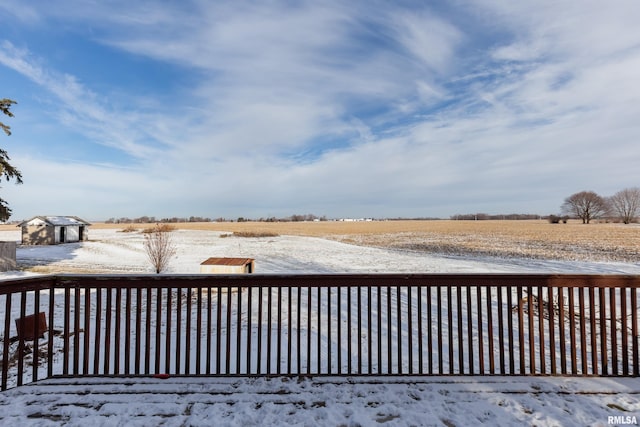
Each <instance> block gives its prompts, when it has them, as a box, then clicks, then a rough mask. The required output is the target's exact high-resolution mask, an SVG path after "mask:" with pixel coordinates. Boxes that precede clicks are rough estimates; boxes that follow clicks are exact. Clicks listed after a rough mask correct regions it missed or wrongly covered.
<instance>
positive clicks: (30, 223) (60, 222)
mask: <svg viewBox="0 0 640 427" xmlns="http://www.w3.org/2000/svg"><path fill="white" fill-rule="evenodd" d="M90 225H91V224H89V223H88V222H87V221H84V220H82V219H80V218H78V217H75V216H34V217H33V218H31V219H29V220H27V221H24V222H22V223H20V224H18V227H21V228H22V244H23V245H57V244H59V243H72V242H81V241H85V240H88V238H89V233H88V227H89V226H90Z"/></svg>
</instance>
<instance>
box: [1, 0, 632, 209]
mask: <svg viewBox="0 0 640 427" xmlns="http://www.w3.org/2000/svg"><path fill="white" fill-rule="evenodd" d="M639 19H640V2H638V1H636V0H627V1H614V2H601V1H581V2H575V1H536V2H533V1H516V2H514V1H506V0H486V1H461V0H460V1H446V2H445V1H442V2H438V1H434V2H423V1H415V2H414V1H400V2H384V1H380V2H377V1H350V2H344V1H308V2H304V1H300V2H291V1H269V2H257V1H256V2H236V1H229V2H225V1H215V2H210V1H144V0H142V1H136V2H131V1H109V2H101V1H71V0H67V1H65V0H61V1H57V2H56V3H55V7H54V6H52V5H51V3H50V2H48V1H30V2H24V1H19V0H16V1H11V0H0V28H1V29H2V30H0V97H2V98H5V97H6V98H11V99H14V100H16V101H18V104H17V105H15V106H14V107H13V108H12V111H13V112H14V114H15V117H14V118H8V117H6V116H3V117H1V118H0V121H2V122H4V123H5V124H7V125H9V126H11V130H12V132H13V135H12V136H10V137H5V136H4V135H0V144H1V146H2V147H3V148H5V149H7V150H8V152H9V154H10V156H11V157H12V160H13V161H14V164H15V165H16V166H17V167H18V168H19V169H20V170H21V171H22V173H23V177H24V184H23V185H19V186H17V185H14V184H13V183H3V185H2V188H1V189H0V192H1V193H2V197H3V198H4V199H5V200H7V201H8V202H9V204H10V206H11V207H12V209H13V211H14V215H13V217H12V219H24V218H28V217H31V216H33V215H39V214H70V215H78V216H81V217H85V218H87V219H90V220H100V219H107V218H109V217H121V216H129V217H136V216H142V215H154V216H157V217H171V216H190V215H198V216H208V217H212V218H217V217H227V218H237V217H239V216H244V217H252V218H259V217H268V216H287V215H290V214H294V213H314V214H317V215H326V216H328V217H398V216H402V217H424V216H432V217H445V218H446V217H449V216H450V215H453V214H459V213H471V212H486V213H511V212H517V213H539V214H549V213H557V212H558V211H559V208H560V205H561V204H562V201H563V200H564V198H565V197H567V196H569V195H571V194H573V193H575V192H578V191H582V190H592V191H596V192H598V193H599V194H601V195H603V196H607V195H611V194H613V193H615V192H617V191H619V190H621V189H623V188H627V187H634V186H638V185H640V172H639V168H638V165H640V149H638V144H639V143H640V26H638V20H639Z"/></svg>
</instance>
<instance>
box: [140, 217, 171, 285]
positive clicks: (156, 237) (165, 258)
mask: <svg viewBox="0 0 640 427" xmlns="http://www.w3.org/2000/svg"><path fill="white" fill-rule="evenodd" d="M168 230H169V228H167V227H166V226H163V225H162V224H156V225H155V227H153V228H152V229H151V230H150V232H148V233H145V235H144V250H145V253H146V254H147V258H149V261H150V262H151V265H152V266H153V268H154V269H155V271H156V273H161V272H162V271H164V270H165V269H166V268H167V267H168V266H169V261H171V258H173V257H174V256H175V254H176V247H175V245H174V243H173V240H172V239H171V234H170V233H171V232H170V231H168Z"/></svg>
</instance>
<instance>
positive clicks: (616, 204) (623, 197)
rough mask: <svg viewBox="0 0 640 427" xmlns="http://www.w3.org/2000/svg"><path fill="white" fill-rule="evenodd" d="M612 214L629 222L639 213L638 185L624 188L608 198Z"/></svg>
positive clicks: (639, 189) (639, 191) (626, 222)
mask: <svg viewBox="0 0 640 427" xmlns="http://www.w3.org/2000/svg"><path fill="white" fill-rule="evenodd" d="M609 205H610V207H611V211H612V213H613V214H615V215H617V216H618V217H619V218H620V219H621V220H622V222H624V223H625V224H629V223H631V222H633V221H634V219H635V218H636V216H638V214H639V213H640V187H633V188H625V189H624V190H621V191H618V192H617V193H616V194H614V195H613V196H611V197H610V198H609Z"/></svg>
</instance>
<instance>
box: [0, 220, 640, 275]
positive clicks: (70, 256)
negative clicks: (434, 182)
mask: <svg viewBox="0 0 640 427" xmlns="http://www.w3.org/2000/svg"><path fill="white" fill-rule="evenodd" d="M222 234H223V233H221V232H215V231H202V230H176V231H174V232H173V233H172V237H173V240H174V242H175V244H176V246H177V254H176V257H175V258H174V259H173V260H172V262H171V264H170V266H169V269H168V270H167V273H178V274H192V273H198V272H199V267H200V263H201V262H202V261H204V260H205V259H207V258H209V257H248V258H255V260H256V273H302V274H305V273H585V274H589V273H603V274H604V273H610V274H616V273H626V274H640V262H638V263H619V262H586V261H554V260H539V259H538V260H533V259H522V258H496V257H472V258H470V257H461V256H438V255H434V254H427V253H423V252H418V251H408V250H394V249H384V248H373V247H364V246H356V245H350V244H345V243H340V242H336V241H331V240H326V239H321V238H314V237H300V236H286V235H282V236H276V237H261V238H245V237H233V236H231V237H226V238H221V237H220V236H221V235H222ZM19 239H20V236H19V231H2V232H0V240H16V241H19ZM143 240H144V237H143V235H142V234H141V233H123V232H120V231H117V230H113V229H111V230H109V229H102V230H100V229H97V230H91V231H90V241H88V242H84V243H71V244H65V245H58V246H33V247H18V250H17V260H18V265H19V266H20V267H21V268H25V267H36V268H32V269H33V270H36V271H39V272H43V273H64V272H70V273H74V272H82V273H90V272H96V273H151V272H152V269H151V266H150V264H149V262H148V261H147V259H146V255H145V253H144V251H143V247H142V244H143ZM21 274H24V273H16V272H8V273H2V274H0V277H15V276H16V275H21Z"/></svg>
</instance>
